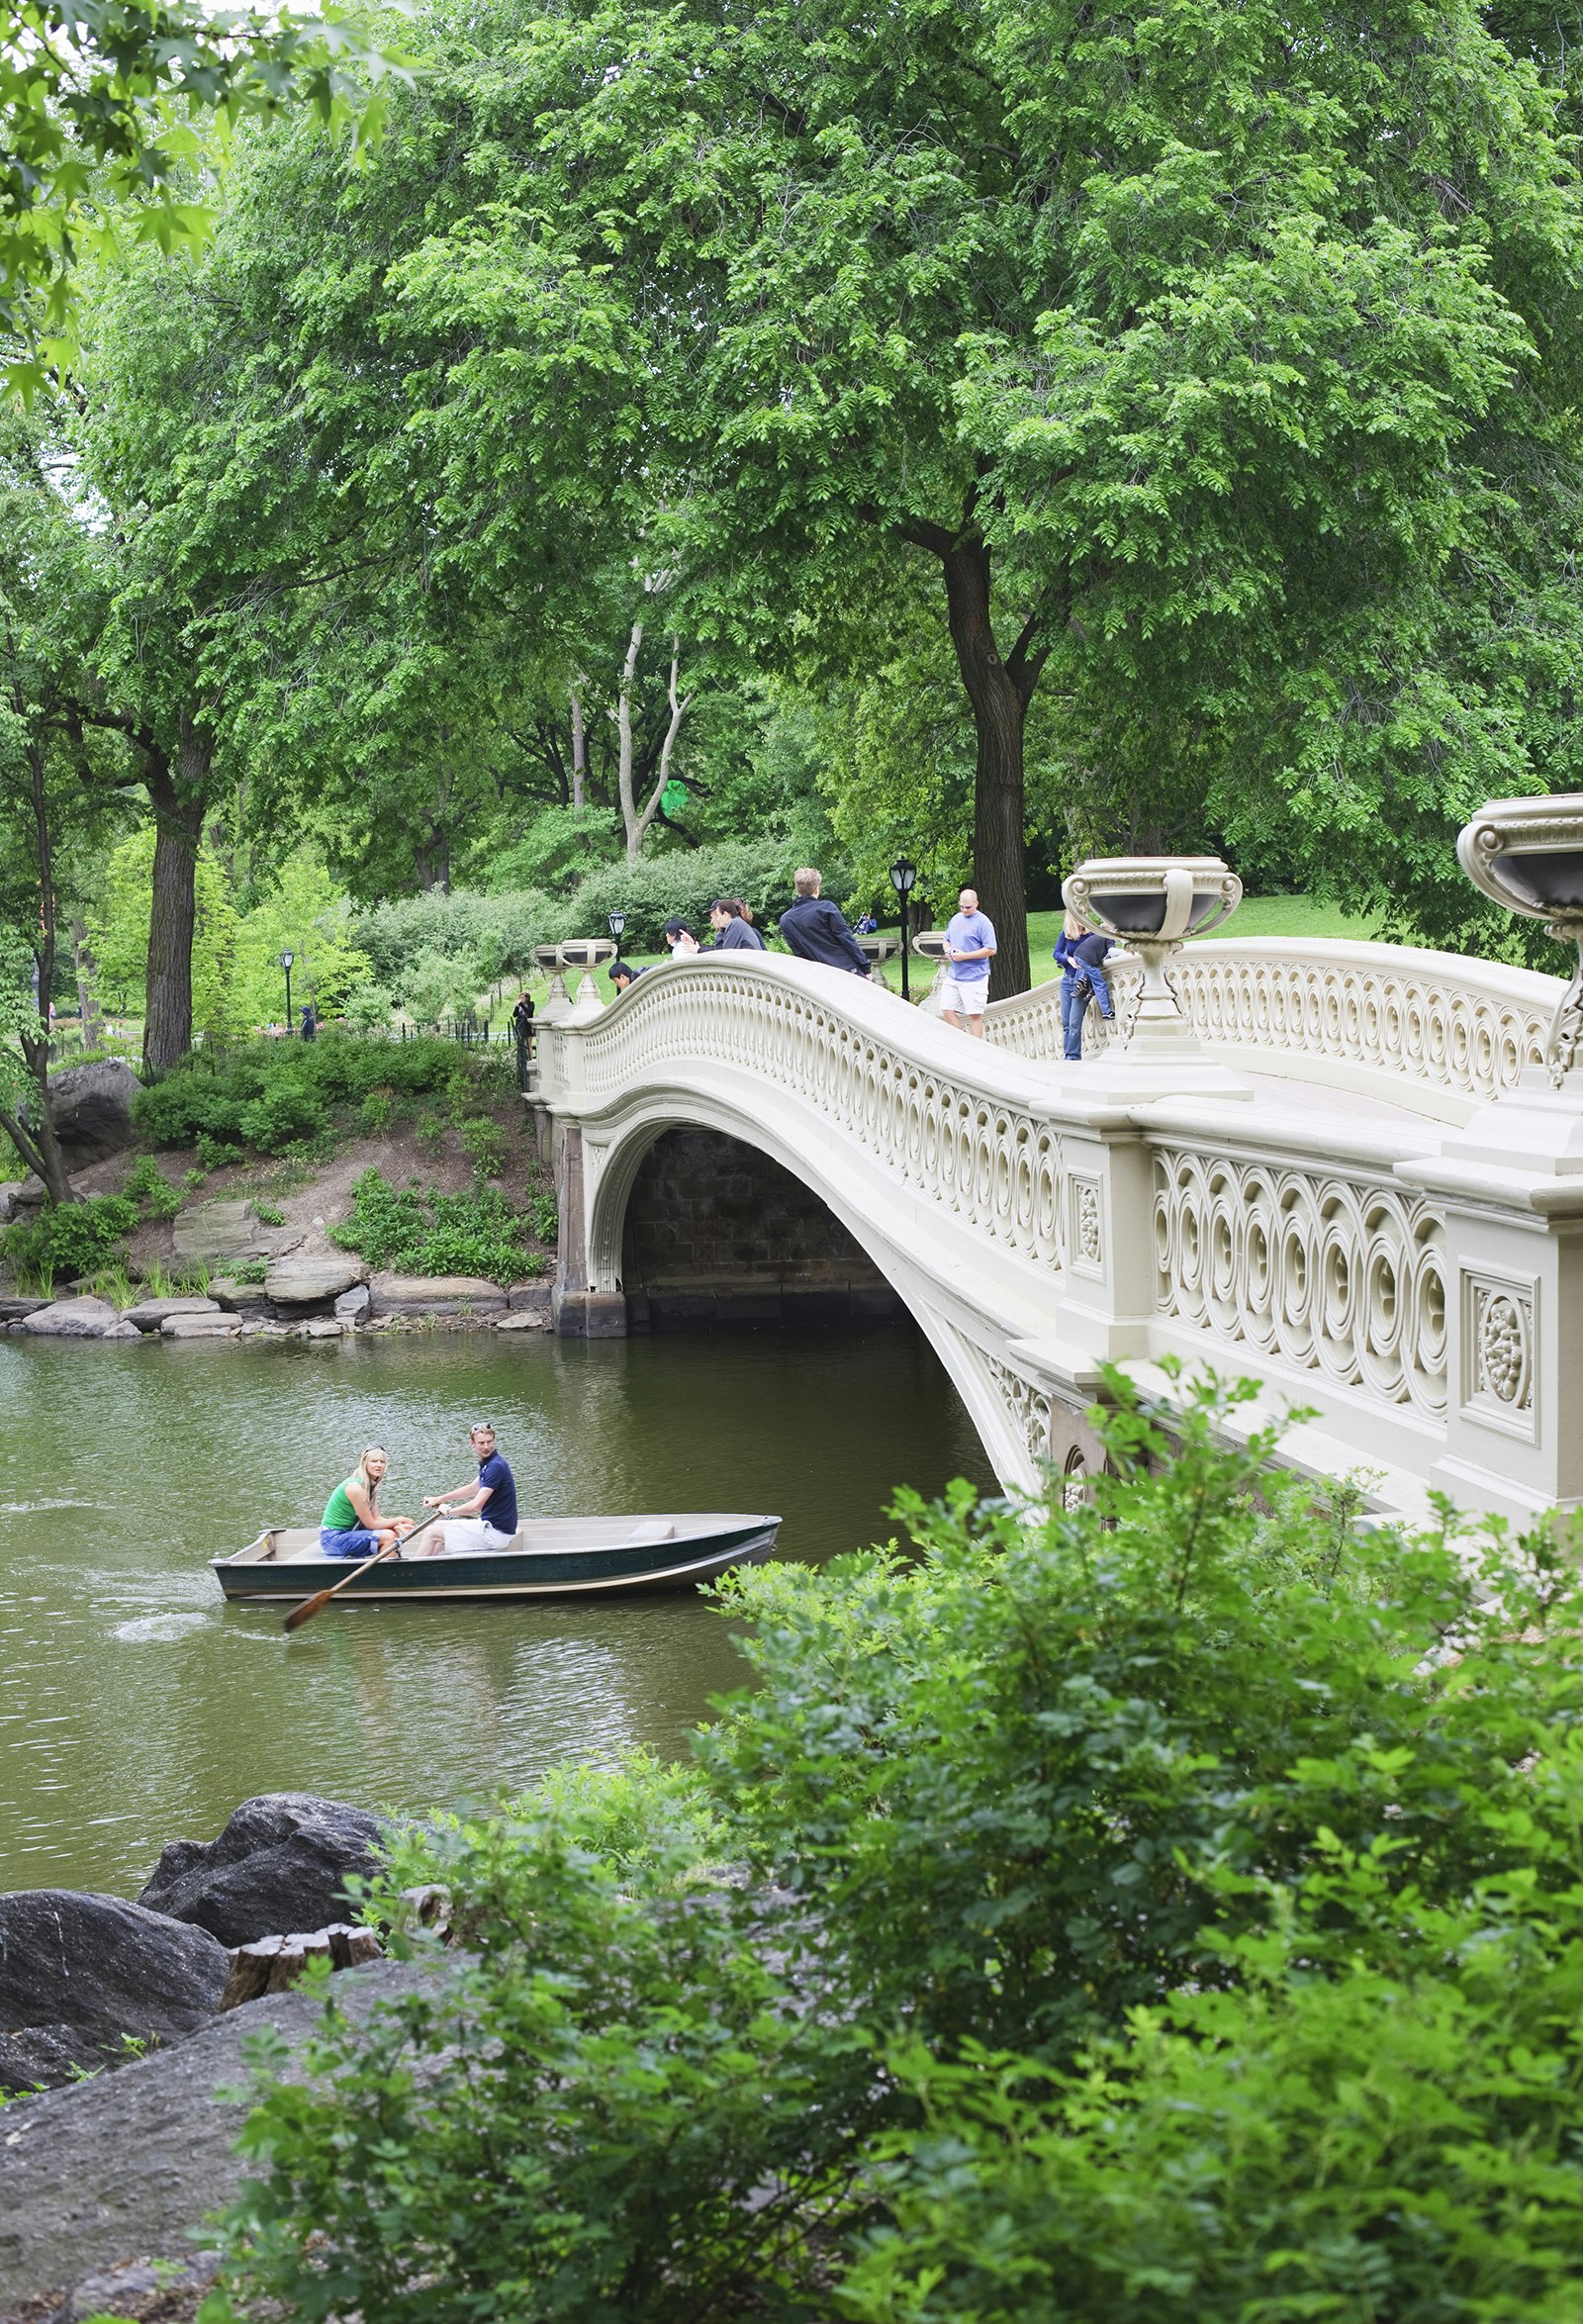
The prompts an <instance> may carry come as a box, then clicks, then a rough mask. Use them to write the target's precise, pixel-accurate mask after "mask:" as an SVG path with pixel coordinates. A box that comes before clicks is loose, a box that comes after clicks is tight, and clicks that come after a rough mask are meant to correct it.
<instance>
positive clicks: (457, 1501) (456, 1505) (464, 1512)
mask: <svg viewBox="0 0 1583 2324" xmlns="http://www.w3.org/2000/svg"><path fill="white" fill-rule="evenodd" d="M467 1435H468V1441H469V1442H470V1443H471V1445H472V1447H473V1451H474V1453H475V1454H476V1456H477V1459H478V1483H477V1484H476V1485H457V1486H456V1487H454V1489H453V1490H452V1491H451V1492H449V1493H425V1494H424V1496H423V1507H424V1508H425V1509H443V1510H444V1511H445V1514H446V1520H447V1522H446V1523H445V1524H444V1525H442V1526H436V1527H435V1528H434V1531H435V1533H436V1534H438V1536H439V1541H438V1544H437V1545H436V1550H434V1551H431V1552H430V1554H431V1555H433V1554H437V1549H438V1547H444V1548H446V1549H451V1550H456V1549H474V1550H476V1549H510V1548H511V1547H512V1545H513V1543H514V1540H515V1536H516V1479H515V1478H514V1477H513V1476H512V1472H511V1470H510V1469H509V1468H508V1467H507V1465H506V1462H505V1460H504V1459H503V1458H502V1457H501V1455H500V1453H498V1452H497V1451H496V1449H495V1431H494V1429H493V1428H492V1427H491V1425H490V1423H489V1422H488V1421H479V1422H477V1423H476V1424H475V1425H474V1427H472V1428H471V1429H469V1430H468V1432H467Z"/></svg>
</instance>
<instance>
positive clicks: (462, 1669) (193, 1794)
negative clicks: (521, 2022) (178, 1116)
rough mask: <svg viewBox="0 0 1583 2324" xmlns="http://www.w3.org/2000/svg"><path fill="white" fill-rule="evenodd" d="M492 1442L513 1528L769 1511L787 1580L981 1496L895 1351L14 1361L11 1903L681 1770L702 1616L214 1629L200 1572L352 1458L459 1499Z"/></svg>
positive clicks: (318, 1499) (7, 1513) (715, 1664)
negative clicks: (301, 1827)
mask: <svg viewBox="0 0 1583 2324" xmlns="http://www.w3.org/2000/svg"><path fill="white" fill-rule="evenodd" d="M475 1420H488V1421H492V1422H493V1423H494V1424H495V1426H496V1427H497V1429H498V1430H499V1432H500V1437H501V1446H502V1450H503V1451H504V1452H505V1453H506V1454H507V1457H508V1458H509V1459H510V1461H511V1463H512V1468H513V1470H514V1471H515V1475H516V1480H517V1493H518V1498H519V1501H520V1504H521V1508H522V1513H523V1515H524V1516H527V1515H530V1514H531V1515H538V1516H546V1517H560V1516H573V1515H577V1514H579V1513H589V1514H599V1515H606V1514H608V1515H615V1514H619V1513H622V1512H625V1511H629V1510H630V1511H637V1510H664V1509H740V1510H765V1511H771V1510H773V1511H776V1512H778V1513H779V1514H780V1515H781V1516H782V1517H783V1518H784V1519H785V1521H786V1522H785V1524H784V1526H783V1529H782V1534H781V1551H782V1554H783V1555H787V1556H791V1557H797V1558H802V1559H807V1560H817V1559H821V1558H825V1557H828V1556H831V1555H834V1554H836V1553H837V1552H839V1551H840V1550H843V1549H848V1548H851V1547H854V1546H855V1545H857V1544H859V1543H861V1542H864V1541H867V1540H873V1539H883V1538H887V1537H888V1535H889V1533H890V1531H891V1530H892V1529H891V1528H890V1527H889V1526H888V1525H887V1524H886V1522H885V1518H884V1516H883V1514H882V1513H883V1510H884V1506H885V1502H886V1500H887V1499H888V1497H889V1494H890V1492H891V1489H892V1488H893V1487H894V1486H895V1485H896V1484H897V1483H901V1482H907V1483H912V1484H916V1485H918V1486H920V1487H922V1488H923V1489H924V1490H926V1491H930V1492H933V1491H937V1490H938V1489H939V1488H940V1487H941V1486H942V1485H943V1484H944V1483H945V1482H946V1481H947V1480H948V1479H949V1478H950V1477H952V1476H964V1475H965V1476H970V1477H973V1478H975V1479H976V1480H977V1481H978V1482H979V1483H980V1484H982V1485H984V1486H985V1487H987V1486H989V1485H990V1484H991V1483H992V1479H991V1477H990V1474H989V1470H988V1464H987V1462H986V1461H985V1459H984V1457H983V1454H982V1451H981V1449H980V1447H979V1444H978V1438H977V1436H976V1435H975V1433H974V1430H973V1427H972V1424H971V1423H970V1421H969V1420H968V1417H967V1414H966V1412H965V1411H964V1410H963V1407H962V1405H961V1404H960V1402H959V1401H958V1399H957V1396H956V1394H955V1391H954V1390H953V1389H952V1387H951V1384H950V1382H949V1380H948V1379H947V1377H946V1375H945V1373H944V1371H943V1369H942V1368H941V1365H940V1363H939V1361H938V1359H937V1358H936V1357H935V1355H934V1353H933V1351H932V1349H931V1348H929V1347H928V1346H927V1345H926V1343H925V1342H924V1341H923V1339H922V1338H921V1337H920V1335H919V1334H918V1333H917V1332H916V1331H914V1330H913V1329H912V1327H911V1326H909V1325H896V1326H875V1327H872V1328H868V1329H865V1330H863V1331H860V1332H850V1333H842V1334H840V1335H839V1336H837V1335H834V1334H802V1333H768V1332H766V1333H737V1332H733V1333H722V1334H718V1335H712V1336H707V1337H704V1336H692V1335H686V1336H681V1335H679V1336H675V1337H667V1338H661V1339H653V1340H628V1341H595V1342H583V1341H564V1340H552V1339H550V1338H548V1337H547V1336H539V1335H537V1334H532V1335H529V1334H517V1335H513V1336H512V1337H511V1338H510V1340H507V1339H506V1338H504V1337H497V1336H496V1335H494V1334H492V1333H479V1334H476V1335H474V1334H456V1335H434V1336H427V1335H423V1336H419V1335H412V1336H405V1337H400V1338H391V1339H382V1340H367V1341H340V1342H331V1343H326V1344H319V1345H314V1344H309V1345H304V1344H301V1343H295V1342H291V1343H284V1344H282V1343H265V1344H262V1345H259V1346H257V1347H251V1346H249V1347H246V1348H238V1347H235V1346H229V1347H228V1346H221V1347H215V1346H208V1347H206V1346H204V1345H203V1344H201V1343H199V1344H196V1345H194V1344H187V1345H181V1344H174V1345H172V1344H169V1343H161V1344H159V1345H156V1346H153V1347H132V1346H128V1347H110V1348H102V1347H93V1346H87V1347H73V1346H71V1345H70V1344H69V1343H56V1344H53V1345H51V1344H48V1343H37V1342H26V1341H19V1340H16V1339H11V1338H6V1339H0V1889H17V1888H43V1887H50V1886H65V1887H73V1888H93V1889H105V1890H109V1891H112V1892H114V1893H117V1894H123V1895H132V1894H136V1892H137V1890H138V1889H139V1888H140V1886H141V1884H142V1882H143V1881H144V1880H145V1879H146V1877H147V1875H148V1872H149V1870H150V1868H151V1867H152V1864H153V1861H154V1858H155V1857H156V1856H157V1854H158V1852H159V1849H160V1847H161V1846H162V1845H163V1843H164V1842H165V1841H166V1840H167V1839H174V1838H178V1837H184V1838H197V1839H209V1838H212V1837H213V1836H214V1834H215V1833H216V1832H217V1831H218V1830H219V1829H220V1827H221V1825H222V1824H223V1823H224V1821H225V1819H226V1817H227V1815H228V1814H229V1813H231V1811H232V1809H233V1807H234V1806H235V1805H236V1803H237V1802H238V1801H239V1800H243V1799H246V1798H248V1797H250V1796H251V1795H252V1794H254V1793H258V1792H271V1791H317V1792H322V1793H325V1794H327V1795H328V1796H330V1797H332V1798H335V1799H341V1800H351V1801H355V1802H358V1803H360V1804H363V1805H365V1806H368V1807H375V1808H378V1807H390V1808H409V1809H419V1808H426V1807H435V1806H449V1805H455V1804H457V1803H460V1802H463V1801H469V1800H472V1801H478V1800H484V1799H488V1798H490V1797H493V1796H494V1795H496V1794H498V1793H499V1792H501V1791H502V1790H508V1791H509V1790H510V1789H512V1787H517V1786H520V1785H522V1784H524V1783H526V1782H528V1781H530V1780H531V1779H532V1778H533V1777H534V1776H535V1775H538V1774H539V1773H541V1772H542V1771H543V1770H544V1769H545V1768H547V1767H551V1766H554V1765H556V1764H558V1763H559V1762H561V1761H564V1760H569V1759H583V1758H599V1757H603V1756H607V1755H609V1754H611V1753H613V1752H615V1751H617V1750H619V1749H620V1748H622V1747H623V1746H624V1745H628V1744H633V1743H646V1744H649V1745H651V1746H653V1747H654V1748H655V1749H656V1750H659V1751H661V1752H664V1753H667V1754H674V1753H678V1752H680V1751H682V1750H684V1749H685V1747H686V1745H685V1737H686V1734H687V1731H688V1729H689V1728H690V1727H692V1726H693V1725H694V1724H696V1722H697V1721H698V1720H699V1719H700V1718H702V1717H704V1716H705V1714H706V1712H707V1708H708V1700H709V1697H710V1696H711V1695H712V1694H716V1693H719V1692H721V1691H723V1690H725V1689H728V1688H731V1687H733V1686H737V1685H740V1684H741V1683H742V1682H743V1680H744V1677H745V1675H746V1671H745V1666H744V1664H743V1662H742V1660H741V1658H740V1656H739V1655H738V1653H737V1651H736V1648H735V1646H734V1645H733V1643H732V1638H731V1632H730V1629H729V1627H728V1626H727V1625H726V1624H725V1623H724V1622H723V1621H722V1619H721V1618H720V1616H719V1615H718V1614H716V1613H715V1612H713V1611H712V1610H711V1609H710V1608H709V1607H708V1606H707V1605H706V1604H705V1603H704V1602H703V1601H702V1600H701V1599H699V1598H698V1597H697V1596H696V1595H694V1594H691V1593H690V1594H687V1595H685V1596H676V1597H653V1598H648V1599H638V1600H630V1601H627V1602H625V1603H618V1602H610V1601H598V1600H595V1601H588V1602H583V1603H578V1604H565V1605H558V1606H557V1605H552V1606H542V1605H540V1606H534V1605H527V1606H514V1607H513V1606H484V1607H466V1606H456V1607H432V1608H421V1607H401V1606H397V1607H379V1606H359V1607H355V1608H349V1609H344V1610H343V1609H341V1608H337V1607H331V1608H329V1609H327V1610H326V1612H325V1613H324V1614H322V1615H321V1616H319V1618H318V1619H317V1620H316V1621H314V1622H312V1623H310V1624H308V1625H307V1626H306V1627H304V1628H303V1629H302V1630H301V1631H300V1632H299V1633H298V1634H297V1635H296V1636H294V1637H292V1638H289V1639H288V1638H287V1637H285V1636H284V1635H283V1634H282V1631H281V1627H280V1621H281V1613H282V1611H283V1610H282V1609H279V1608H277V1609H275V1610H273V1611H271V1612H265V1611H261V1610H260V1611H255V1612H248V1611H246V1610H243V1609H240V1608H227V1607H224V1606H223V1605H222V1603H221V1600H220V1594H219V1589H218V1586H217V1585H216V1582H215V1579H214V1577H213V1575H212V1574H211V1573H210V1571H209V1569H208V1564H207V1560H208V1559H209V1558H210V1557H213V1556H217V1555H223V1554H226V1553H228V1552H229V1551H231V1550H232V1549H235V1548H239V1547H240V1546H241V1545H242V1544H243V1543H244V1542H246V1541H249V1540H251V1539H252V1538H253V1536H254V1535H255V1534H257V1533H258V1532H259V1531H260V1529H261V1528H262V1527H263V1526H264V1525H266V1524H286V1523H295V1524H304V1523H312V1522H314V1521H316V1520H317V1518H318V1516H319V1513H320V1510H321V1509H322V1508H323V1506H324V1502H325V1498H326V1494H327V1492H328V1490H329V1487H330V1486H331V1485H332V1484H333V1483H334V1481H335V1480H336V1478H337V1477H340V1476H343V1475H344V1474H345V1473H346V1471H347V1469H348V1468H349V1467H351V1465H352V1463H353V1462H354V1460H355V1458H356V1456H357V1454H358V1452H359V1451H360V1450H361V1448H362V1446H363V1445H364V1444H365V1443H368V1442H370V1441H379V1442H381V1443H383V1444H385V1445H386V1446H387V1448H388V1449H389V1452H390V1455H391V1471H392V1474H391V1483H390V1485H389V1486H388V1487H387V1488H386V1492H385V1502H386V1506H387V1507H388V1508H389V1509H391V1510H393V1511H398V1512H406V1513H409V1514H414V1515H417V1514H420V1512H419V1497H420V1496H421V1495H422V1494H423V1493H425V1492H436V1491H439V1490H441V1489H442V1488H445V1487H449V1486H453V1485H458V1484H460V1483H462V1482H463V1480H464V1479H465V1478H466V1477H467V1476H468V1474H469V1473H470V1470H471V1467H472V1465H473V1464H472V1463H471V1462H470V1460H469V1457H468V1451H467V1443H466V1432H467V1428H468V1425H469V1423H470V1422H472V1421H475Z"/></svg>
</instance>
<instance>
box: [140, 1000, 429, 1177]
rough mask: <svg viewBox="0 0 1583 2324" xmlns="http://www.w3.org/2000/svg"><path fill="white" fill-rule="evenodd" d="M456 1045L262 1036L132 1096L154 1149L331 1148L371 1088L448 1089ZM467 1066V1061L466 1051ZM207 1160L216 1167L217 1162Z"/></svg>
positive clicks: (229, 1153)
mask: <svg viewBox="0 0 1583 2324" xmlns="http://www.w3.org/2000/svg"><path fill="white" fill-rule="evenodd" d="M458 1055H459V1053H458V1051H457V1048H456V1045H455V1043H454V1042H450V1041H438V1040H425V1041H404V1042H390V1041H358V1040H353V1039H350V1038H347V1037H345V1036H342V1035H337V1034H335V1033H332V1032H331V1033H324V1034H321V1036H320V1038H319V1039H318V1040H317V1041H313V1042H300V1041H254V1042H249V1043H248V1044H247V1046H246V1047H245V1048H243V1049H239V1050H237V1051H236V1052H235V1053H234V1054H233V1056H231V1057H230V1058H228V1059H226V1060H225V1061H224V1062H223V1063H221V1064H218V1065H217V1064H215V1063H214V1062H213V1061H211V1060H206V1059H204V1058H202V1057H195V1058H192V1059H189V1060H188V1061H187V1062H186V1063H185V1064H183V1065H181V1066H178V1067H177V1068H176V1069H174V1070H173V1071H171V1072H169V1073H167V1074H165V1075H164V1077H163V1078H162V1079H161V1080H159V1081H156V1082H155V1083H154V1084H153V1086H152V1087H151V1088H149V1089H143V1090H140V1092H139V1093H138V1095H137V1096H136V1097H135V1098H134V1100H133V1118H134V1120H135V1122H136V1123H137V1126H138V1129H139V1131H140V1134H141V1135H142V1136H143V1137H144V1138H147V1139H149V1140H151V1141H152V1142H153V1144H155V1145H156V1146H167V1147H170V1146H190V1145H193V1144H195V1143H196V1142H197V1141H199V1140H200V1139H205V1138H206V1139H208V1141H209V1142H210V1143H209V1145H208V1147H207V1148H205V1147H203V1146H200V1147H199V1156H200V1160H202V1159H203V1156H204V1155H205V1153H206V1152H207V1153H210V1154H219V1153H221V1152H222V1149H224V1150H225V1154H224V1159H226V1160H229V1161H233V1160H236V1159H237V1142H238V1141H240V1142H242V1143H244V1144H245V1145H247V1146H249V1147H251V1148H253V1149H254V1150H255V1151H256V1152H258V1153H260V1154H275V1155H284V1154H290V1153H292V1152H293V1151H296V1150H307V1151H308V1152H310V1153H319V1154H324V1153H326V1151H328V1146H329V1142H330V1141H331V1140H332V1137H333V1131H334V1119H333V1117H334V1110H335V1109H336V1108H337V1107H342V1106H350V1105H357V1104H359V1103H361V1102H362V1101H363V1100H365V1099H366V1098H367V1097H368V1096H369V1095H370V1093H371V1092H373V1091H375V1090H383V1091H384V1092H386V1093H387V1094H391V1093H399V1094H401V1095H403V1096H419V1095H422V1094H425V1093H428V1092H433V1091H438V1090H441V1089H444V1088H446V1087H447V1086H448V1085H449V1084H450V1083H451V1081H452V1079H453V1077H454V1075H455V1073H456V1071H457V1069H458ZM461 1070H462V1072H463V1074H464V1075H465V1074H466V1073H467V1071H468V1067H467V1063H466V1059H465V1055H463V1056H462V1063H461ZM207 1166H209V1167H216V1166H218V1165H217V1164H215V1163H213V1162H211V1163H209V1164H208V1165H207Z"/></svg>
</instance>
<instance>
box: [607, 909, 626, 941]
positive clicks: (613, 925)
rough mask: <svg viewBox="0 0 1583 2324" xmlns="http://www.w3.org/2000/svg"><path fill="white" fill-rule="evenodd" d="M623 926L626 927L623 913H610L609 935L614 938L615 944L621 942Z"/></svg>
mask: <svg viewBox="0 0 1583 2324" xmlns="http://www.w3.org/2000/svg"><path fill="white" fill-rule="evenodd" d="M625 926H626V914H625V912H611V914H610V934H611V935H612V936H613V937H614V938H615V941H616V943H617V944H619V943H620V941H621V930H622V929H623V928H624V927H625Z"/></svg>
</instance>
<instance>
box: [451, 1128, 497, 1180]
mask: <svg viewBox="0 0 1583 2324" xmlns="http://www.w3.org/2000/svg"><path fill="white" fill-rule="evenodd" d="M461 1141H462V1148H463V1151H464V1152H465V1153H466V1155H467V1156H468V1158H469V1159H470V1161H471V1162H472V1164H473V1175H474V1176H475V1178H477V1179H479V1180H480V1181H482V1180H483V1179H485V1178H498V1177H499V1176H500V1174H501V1172H502V1171H503V1170H504V1169H505V1167H506V1132H505V1131H504V1130H503V1129H502V1128H501V1126H500V1124H499V1122H492V1121H491V1120H490V1118H489V1116H488V1114H474V1115H473V1116H472V1118H471V1119H470V1120H468V1121H465V1122H463V1124H462V1126H461Z"/></svg>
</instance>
